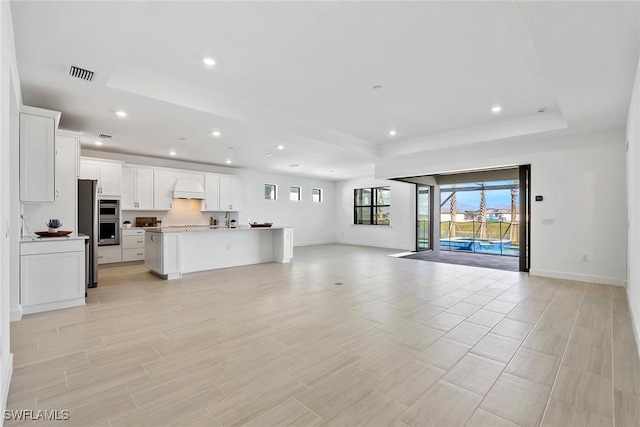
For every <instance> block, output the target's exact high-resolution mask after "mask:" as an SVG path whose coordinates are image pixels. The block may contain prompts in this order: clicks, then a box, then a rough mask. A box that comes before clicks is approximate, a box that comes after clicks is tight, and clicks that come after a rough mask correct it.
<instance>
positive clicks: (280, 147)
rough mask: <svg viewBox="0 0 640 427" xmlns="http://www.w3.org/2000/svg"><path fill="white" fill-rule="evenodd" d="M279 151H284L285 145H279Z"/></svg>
mask: <svg viewBox="0 0 640 427" xmlns="http://www.w3.org/2000/svg"><path fill="white" fill-rule="evenodd" d="M276 148H277V149H278V150H284V145H278V147H276Z"/></svg>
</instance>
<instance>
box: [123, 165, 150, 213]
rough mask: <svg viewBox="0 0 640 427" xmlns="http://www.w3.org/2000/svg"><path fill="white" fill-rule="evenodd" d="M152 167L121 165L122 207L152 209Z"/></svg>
mask: <svg viewBox="0 0 640 427" xmlns="http://www.w3.org/2000/svg"><path fill="white" fill-rule="evenodd" d="M153 192H154V187H153V169H146V168H137V167H132V166H127V165H125V166H123V167H122V209H123V210H153V208H154V206H153Z"/></svg>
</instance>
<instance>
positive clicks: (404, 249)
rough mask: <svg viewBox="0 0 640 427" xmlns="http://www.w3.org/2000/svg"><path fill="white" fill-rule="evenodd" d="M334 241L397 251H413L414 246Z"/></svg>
mask: <svg viewBox="0 0 640 427" xmlns="http://www.w3.org/2000/svg"><path fill="white" fill-rule="evenodd" d="M335 243H339V244H341V245H351V246H370V247H372V248H383V249H397V250H399V251H404V252H408V251H413V250H414V249H415V248H407V247H406V246H393V245H389V244H378V243H371V242H359V241H346V240H338V241H337V242H335Z"/></svg>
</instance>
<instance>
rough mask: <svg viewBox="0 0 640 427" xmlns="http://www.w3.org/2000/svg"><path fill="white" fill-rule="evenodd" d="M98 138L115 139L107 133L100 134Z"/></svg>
mask: <svg viewBox="0 0 640 427" xmlns="http://www.w3.org/2000/svg"><path fill="white" fill-rule="evenodd" d="M98 138H100V139H107V138H113V137H112V136H111V135H107V134H106V133H99V134H98Z"/></svg>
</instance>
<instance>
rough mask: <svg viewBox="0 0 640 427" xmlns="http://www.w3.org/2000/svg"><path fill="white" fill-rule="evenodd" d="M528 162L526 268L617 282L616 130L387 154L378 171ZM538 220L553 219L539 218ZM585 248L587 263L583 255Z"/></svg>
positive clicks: (391, 173)
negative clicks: (531, 198) (535, 199)
mask: <svg viewBox="0 0 640 427" xmlns="http://www.w3.org/2000/svg"><path fill="white" fill-rule="evenodd" d="M520 164H531V176H532V185H531V188H532V193H533V195H542V196H544V201H542V202H532V206H531V274H533V275H540V276H547V277H558V278H565V279H570V280H582V281H590V282H596V283H605V284H612V285H619V286H622V285H624V283H625V279H626V250H627V249H626V239H627V231H626V218H625V211H626V193H625V172H624V169H625V168H624V165H625V139H624V134H623V133H622V132H614V131H612V132H598V133H590V134H586V135H567V136H562V137H556V138H553V139H549V138H546V139H545V138H542V137H537V138H533V137H529V138H525V139H510V140H502V141H493V142H490V143H486V144H483V145H482V146H478V147H462V148H452V149H448V150H434V151H429V152H427V153H419V154H414V155H412V156H403V157H398V158H393V159H388V160H387V161H385V162H384V163H381V164H379V165H377V166H376V176H378V177H398V176H416V175H423V174H434V173H442V172H450V171H466V170H476V169H486V168H495V167H502V166H514V165H520ZM543 219H551V220H553V222H554V224H553V225H542V220H543ZM582 255H587V256H588V258H589V261H588V262H582V261H581V259H582Z"/></svg>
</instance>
